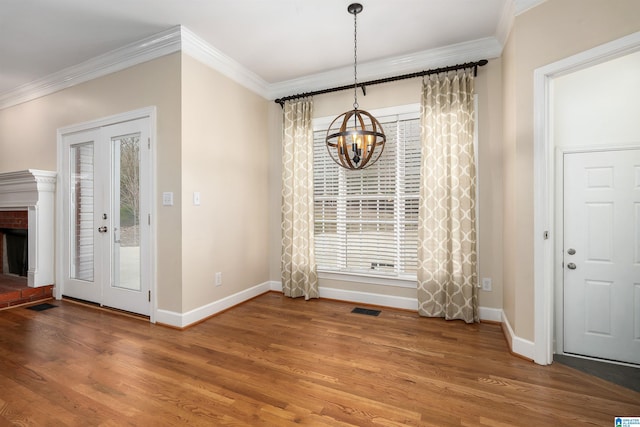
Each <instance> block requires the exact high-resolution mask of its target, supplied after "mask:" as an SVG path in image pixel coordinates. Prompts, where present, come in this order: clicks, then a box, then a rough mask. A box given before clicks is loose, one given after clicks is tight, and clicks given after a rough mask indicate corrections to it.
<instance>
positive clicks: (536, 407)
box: [0, 293, 640, 426]
mask: <svg viewBox="0 0 640 427" xmlns="http://www.w3.org/2000/svg"><path fill="white" fill-rule="evenodd" d="M54 304H55V305H57V306H58V307H56V308H52V309H49V310H46V311H42V312H34V311H31V310H27V309H25V308H16V309H12V310H6V311H2V312H0V426H2V425H34V426H41V425H55V426H64V425H69V426H75V425H77V426H92V425H102V426H121V425H133V426H162V425H210V426H216V425H233V426H245V425H246V426H289V425H299V424H302V425H310V426H373V425H375V426H404V425H408V426H449V425H453V426H556V425H558V426H560V425H597V426H608V425H613V418H614V416H616V415H618V416H620V415H627V416H640V393H637V392H634V391H632V390H629V389H626V388H623V387H620V386H616V385H614V384H611V383H608V382H606V381H604V380H601V379H599V378H596V377H592V376H589V375H587V374H584V373H582V372H579V371H577V370H574V369H572V368H569V367H567V366H564V365H561V364H554V365H552V366H546V367H543V366H538V365H535V364H533V363H531V362H528V361H525V360H522V359H520V358H517V357H514V356H512V355H510V354H509V353H508V349H507V345H506V343H505V340H504V337H503V335H502V331H501V329H500V326H498V325H492V324H475V325H466V324H464V323H462V322H445V321H444V320H441V319H425V318H420V317H418V316H417V315H416V314H415V313H411V312H405V311H398V310H393V309H382V313H381V314H380V315H379V316H378V317H372V316H365V315H361V314H352V313H351V310H352V308H353V307H354V305H353V304H349V303H342V302H336V301H329V300H314V301H306V302H305V301H303V300H301V299H298V300H291V299H288V298H285V297H283V296H282V295H281V294H278V293H268V294H265V295H262V296H260V297H258V298H256V299H254V300H251V301H249V302H247V303H245V304H242V305H240V306H238V307H235V308H233V309H231V310H229V311H227V312H224V313H222V314H220V315H218V316H216V317H214V318H212V319H209V320H207V321H206V322H203V323H201V324H199V325H196V326H194V327H192V328H190V329H187V330H185V331H177V330H173V329H170V328H166V327H162V326H158V325H152V324H149V323H147V322H144V321H141V320H137V319H132V318H129V317H125V316H120V315H117V314H112V313H109V312H105V311H101V310H95V309H92V308H88V307H84V306H81V305H78V304H74V303H70V302H66V301H55V302H54Z"/></svg>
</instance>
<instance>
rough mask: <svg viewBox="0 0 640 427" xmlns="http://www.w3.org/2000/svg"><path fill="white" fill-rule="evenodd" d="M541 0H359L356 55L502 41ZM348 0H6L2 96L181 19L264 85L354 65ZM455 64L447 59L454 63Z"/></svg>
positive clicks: (366, 59)
mask: <svg viewBox="0 0 640 427" xmlns="http://www.w3.org/2000/svg"><path fill="white" fill-rule="evenodd" d="M540 1H541V0H515V3H514V0H360V3H362V4H363V6H364V10H363V12H362V13H361V14H359V15H358V63H359V64H366V63H375V62H381V61H393V60H395V61H396V62H402V61H403V58H407V57H411V56H412V55H414V56H415V55H421V54H422V55H424V54H425V53H428V52H437V51H438V49H441V48H443V47H447V46H451V45H456V44H460V43H467V42H471V41H477V40H493V41H494V42H495V41H497V43H496V44H499V45H500V46H501V42H502V40H501V37H502V38H503V36H501V34H504V33H505V28H504V27H505V25H509V23H510V18H511V17H512V16H513V14H514V13H516V14H517V13H518V12H519V11H521V10H524V9H526V8H528V7H532V6H533V5H535V4H537V3H539V2H540ZM350 3H352V1H351V0H108V1H102V0H0V95H3V94H8V93H11V92H12V91H14V90H16V88H19V87H21V86H24V85H26V84H28V83H30V82H33V81H36V80H38V79H43V78H45V77H46V76H49V75H51V74H53V73H56V72H58V71H60V70H63V69H66V68H68V67H73V66H75V65H77V64H80V63H83V62H85V61H88V60H90V59H92V58H95V57H96V56H99V55H103V54H105V53H108V52H110V51H113V50H114V49H117V48H120V47H122V46H124V45H127V44H130V43H133V42H136V41H139V40H141V39H144V38H146V37H149V36H152V35H154V34H157V33H160V32H162V31H165V30H167V29H168V28H171V27H174V26H176V25H183V26H185V27H186V28H187V29H188V30H190V31H191V32H192V33H194V34H195V35H197V36H198V37H199V38H200V39H202V40H204V41H205V42H206V43H207V44H208V45H210V46H211V47H213V48H214V49H216V50H217V51H220V52H222V53H223V54H224V55H226V56H227V57H229V58H231V59H232V60H234V61H235V62H237V63H238V64H239V65H240V66H241V67H243V68H245V69H246V70H248V72H251V73H253V74H255V75H257V76H258V77H259V78H260V79H262V80H263V81H264V83H265V84H267V85H273V84H276V85H277V84H282V83H283V82H287V81H292V80H295V79H301V78H304V77H305V76H311V75H318V74H321V73H326V72H330V70H335V69H348V68H352V67H353V15H350V14H349V13H348V12H347V6H348V5H349V4H350ZM449 65H450V64H449Z"/></svg>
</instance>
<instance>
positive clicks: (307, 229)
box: [281, 100, 320, 300]
mask: <svg viewBox="0 0 640 427" xmlns="http://www.w3.org/2000/svg"><path fill="white" fill-rule="evenodd" d="M312 112H313V101H311V100H302V101H288V102H286V103H285V104H284V124H283V137H282V146H283V147H282V259H281V271H282V290H283V292H284V294H285V295H286V296H288V297H292V298H297V297H301V296H304V298H305V299H306V300H308V299H309V298H318V297H319V296H320V295H319V293H318V274H317V272H316V259H315V254H314V237H313V127H312V124H311V118H312Z"/></svg>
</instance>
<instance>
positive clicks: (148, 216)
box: [147, 214, 151, 225]
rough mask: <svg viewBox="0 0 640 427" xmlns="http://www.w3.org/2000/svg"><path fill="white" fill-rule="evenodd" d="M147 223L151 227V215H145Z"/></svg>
mask: <svg viewBox="0 0 640 427" xmlns="http://www.w3.org/2000/svg"><path fill="white" fill-rule="evenodd" d="M147 223H148V225H151V214H149V215H147Z"/></svg>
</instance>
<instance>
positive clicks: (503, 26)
mask: <svg viewBox="0 0 640 427" xmlns="http://www.w3.org/2000/svg"><path fill="white" fill-rule="evenodd" d="M515 8H516V6H515V4H514V2H513V1H506V2H504V6H503V7H502V13H501V14H500V20H499V21H498V26H497V27H496V39H497V40H498V42H499V43H500V44H501V45H502V46H504V45H505V43H506V42H507V39H508V38H509V33H510V32H511V28H512V27H513V21H514V19H515Z"/></svg>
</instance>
